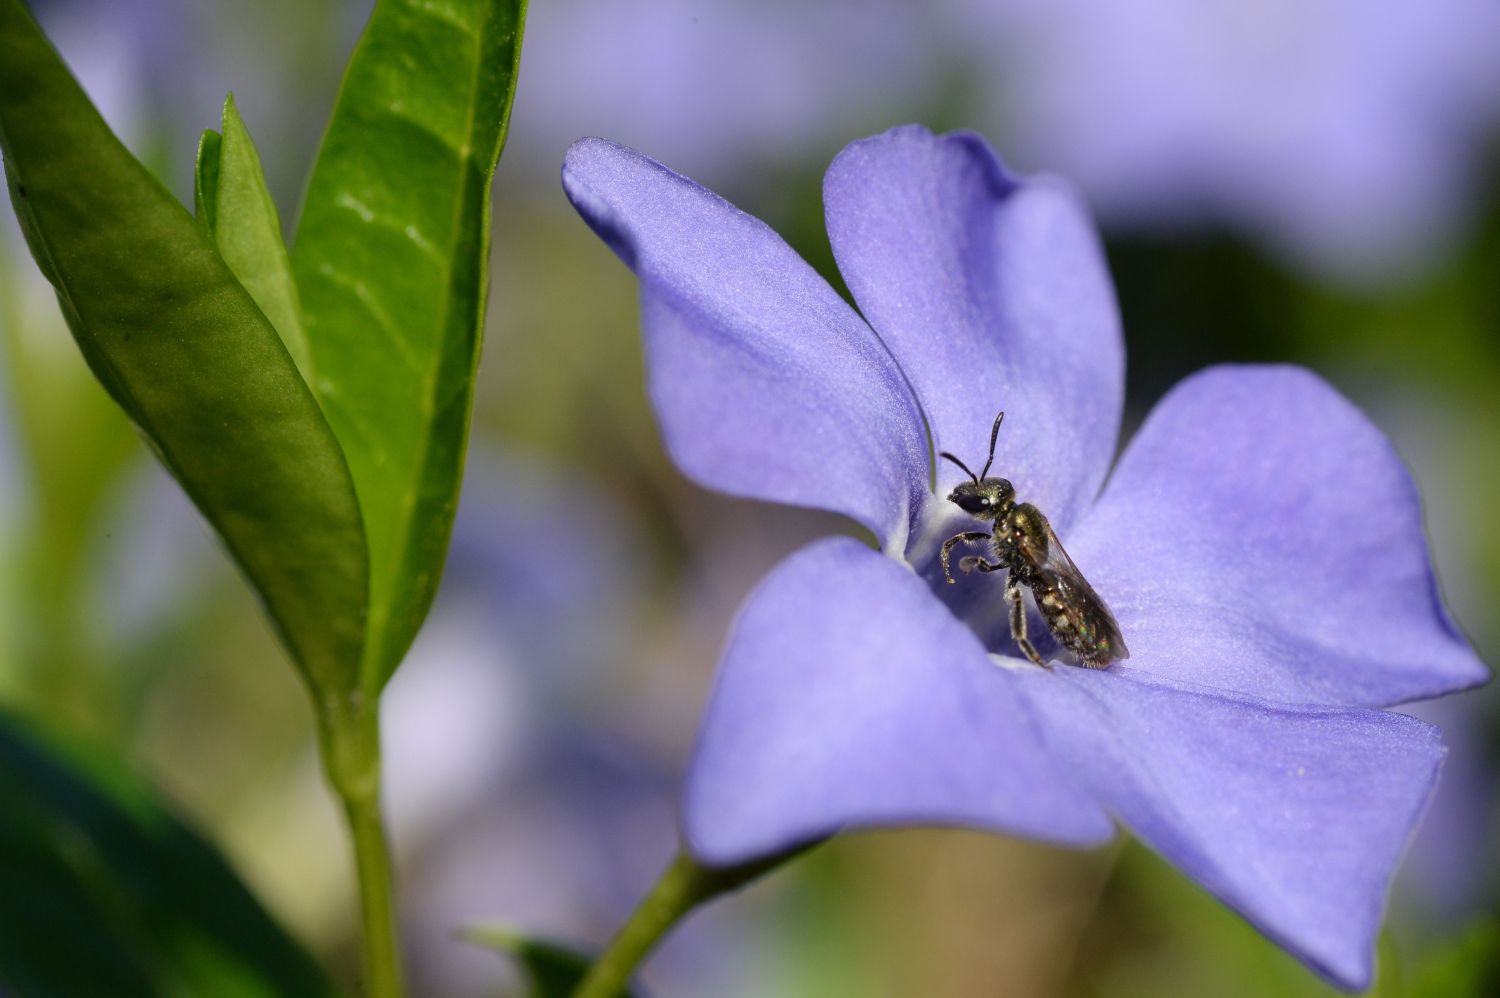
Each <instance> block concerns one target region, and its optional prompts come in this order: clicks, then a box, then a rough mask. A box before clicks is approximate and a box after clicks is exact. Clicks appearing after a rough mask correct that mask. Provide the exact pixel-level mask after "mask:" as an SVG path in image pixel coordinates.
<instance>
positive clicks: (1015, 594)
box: [1005, 572, 1047, 669]
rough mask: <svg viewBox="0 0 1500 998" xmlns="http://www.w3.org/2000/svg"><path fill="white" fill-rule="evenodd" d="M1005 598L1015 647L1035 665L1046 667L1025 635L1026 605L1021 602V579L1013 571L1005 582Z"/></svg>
mask: <svg viewBox="0 0 1500 998" xmlns="http://www.w3.org/2000/svg"><path fill="white" fill-rule="evenodd" d="M1005 598H1006V599H1007V600H1009V601H1010V636H1011V638H1012V639H1013V640H1014V641H1015V643H1016V647H1017V648H1020V649H1021V654H1023V655H1025V656H1026V657H1027V658H1029V659H1031V660H1032V661H1033V662H1035V663H1036V664H1037V665H1040V666H1041V667H1042V668H1044V669H1045V668H1047V663H1046V662H1043V661H1042V656H1040V655H1038V654H1037V653H1036V648H1035V647H1034V646H1033V645H1032V643H1031V640H1030V639H1029V638H1027V637H1026V606H1025V604H1023V603H1022V602H1021V580H1020V579H1017V578H1016V573H1015V572H1012V573H1010V579H1009V581H1007V582H1006V583H1005Z"/></svg>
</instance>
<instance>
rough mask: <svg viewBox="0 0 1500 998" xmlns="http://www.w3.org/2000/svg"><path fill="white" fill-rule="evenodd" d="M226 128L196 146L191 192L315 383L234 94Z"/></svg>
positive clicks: (217, 240)
mask: <svg viewBox="0 0 1500 998" xmlns="http://www.w3.org/2000/svg"><path fill="white" fill-rule="evenodd" d="M222 127H223V129H224V130H223V132H222V133H218V132H211V131H210V132H204V133H203V140H202V142H200V143H199V145H198V168H197V172H196V174H195V183H194V192H193V193H194V197H193V200H194V204H195V206H196V208H197V212H198V221H200V222H202V223H203V224H204V225H206V226H207V227H208V231H209V233H210V234H211V235H212V236H213V238H214V245H215V246H217V247H218V249H219V255H220V256H222V257H223V258H224V262H225V263H227V264H229V269H230V270H232V271H234V276H235V277H237V278H239V281H240V283H241V284H243V285H244V286H245V290H246V291H248V292H250V297H251V298H254V299H255V304H257V305H259V306H260V310H261V311H262V312H264V313H265V314H266V318H268V319H270V320H271V325H273V326H275V327H276V331H277V332H278V333H280V334H281V342H282V343H283V344H285V346H286V349H287V352H288V353H290V354H291V355H292V359H293V360H295V361H296V362H297V369H298V370H299V371H301V372H302V377H303V380H305V381H308V382H311V381H312V368H311V366H310V358H309V357H308V353H307V334H306V333H304V332H303V331H302V311H301V307H300V306H299V305H298V303H297V285H296V283H295V282H294V281H293V280H292V262H291V259H290V258H289V257H288V256H287V251H286V244H285V243H284V242H283V241H282V238H281V216H280V215H279V214H278V213H277V211H276V202H274V201H272V200H271V192H270V191H269V190H267V189H266V178H265V174H264V173H263V172H262V171H261V166H260V154H259V153H257V152H256V151H255V143H254V142H252V141H251V140H250V132H249V131H248V130H247V129H246V128H245V122H244V119H242V118H241V117H240V112H239V109H238V108H236V107H235V105H234V95H233V94H231V95H230V96H229V97H228V98H226V99H225V101H224V119H223V125H222Z"/></svg>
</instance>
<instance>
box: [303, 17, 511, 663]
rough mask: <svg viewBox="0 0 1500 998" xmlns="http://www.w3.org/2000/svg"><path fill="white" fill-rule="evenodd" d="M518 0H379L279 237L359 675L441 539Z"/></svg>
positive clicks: (398, 651)
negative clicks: (366, 596) (340, 513)
mask: <svg viewBox="0 0 1500 998" xmlns="http://www.w3.org/2000/svg"><path fill="white" fill-rule="evenodd" d="M524 11H525V3H524V0H431V2H417V0H380V2H378V3H377V4H376V5H375V12H374V14H373V15H372V16H371V19H370V24H369V26H368V28H367V29H366V30H365V34H364V37H363V38H362V39H361V40H360V43H359V47H358V48H357V49H356V51H355V53H354V56H353V59H352V60H351V61H350V64H349V69H348V72H347V74H346V75H345V77H344V83H343V87H342V89H341V90H340V93H339V98H338V104H337V106H336V108H335V109H334V114H333V119H332V121H331V122H330V124H329V126H328V132H327V134H326V136H325V137H324V140H323V147H322V149H321V151H320V152H319V155H318V161H317V165H316V167H315V168H314V170H313V175H312V180H311V181H310V183H309V186H308V192H307V199H306V201H305V203H304V206H303V212H302V218H301V221H300V223H299V225H298V229H297V238H296V242H295V244H294V246H293V249H292V263H293V268H294V271H295V273H296V275H297V286H298V291H299V293H300V295H301V298H302V306H303V312H302V314H303V320H304V322H305V324H306V328H307V336H308V341H309V343H310V345H311V347H312V356H313V364H314V366H315V367H316V369H317V380H316V382H315V383H314V387H315V389H316V390H317V392H318V396H319V398H320V400H321V401H322V403H323V408H324V411H325V412H327V413H328V418H329V420H330V422H332V424H333V427H334V430H335V432H337V434H338V437H339V440H340V442H341V443H342V444H343V447H344V451H345V453H346V454H347V455H348V456H349V466H350V468H351V469H352V471H353V473H354V482H355V487H356V489H357V490H358V492H359V500H360V506H361V508H362V509H363V510H364V514H365V523H366V525H367V529H368V536H369V545H370V617H369V625H368V626H369V638H368V642H367V647H366V654H365V672H364V680H365V683H366V686H367V688H369V689H371V690H374V689H378V688H379V687H380V685H381V684H383V683H384V682H385V680H386V679H388V678H389V677H390V674H391V673H392V672H393V671H394V670H395V668H396V666H397V664H398V663H399V662H400V660H401V657H402V655H404V654H405V652H406V649H407V647H408V646H409V645H410V644H411V640H412V638H413V637H414V636H415V634H416V631H417V628H418V627H419V626H420V625H421V622H422V619H423V618H424V617H425V616H426V613H427V609H428V607H429V606H430V604H431V602H432V596H433V593H434V591H435V590H436V587H437V583H438V578H439V576H440V575H441V573H442V566H443V559H444V556H445V554H446V552H447V546H448V537H449V533H450V531H451V528H452V524H453V514H454V510H455V507H456V505H457V495H458V487H459V479H460V476H461V474H462V470H463V458H464V449H465V441H466V437H467V434H468V424H469V409H470V398H471V394H472V387H473V378H474V370H475V366H476V364H477V362H478V358H479V345H480V332H481V326H482V323H483V316H484V304H485V293H486V288H487V284H488V280H487V267H488V262H487V258H488V255H489V217H490V209H489V192H490V182H491V178H492V177H493V174H494V169H495V163H496V160H497V158H498V157H499V154H500V148H501V145H502V143H503V141H504V138H505V127H506V122H507V120H508V118H509V112H510V103H511V97H512V95H513V93H514V91H515V81H516V69H517V60H518V57H519V53H520V39H521V26H522V21H523V16H524Z"/></svg>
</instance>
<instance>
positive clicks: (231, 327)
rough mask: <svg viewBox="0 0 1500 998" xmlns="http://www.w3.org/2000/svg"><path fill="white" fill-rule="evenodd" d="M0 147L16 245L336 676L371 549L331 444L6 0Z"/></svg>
mask: <svg viewBox="0 0 1500 998" xmlns="http://www.w3.org/2000/svg"><path fill="white" fill-rule="evenodd" d="M0 146H3V149H4V154H5V171H6V181H7V186H8V188H9V193H10V198H11V203H12V204H13V205H14V206H15V209H16V213H17V215H18V216H19V218H20V220H21V225H22V229H23V231H24V232H25V234H26V238H27V242H28V244H29V245H30V247H31V251H32V254H33V256H34V257H35V258H36V260H37V263H38V265H39V266H40V268H41V270H42V272H43V274H45V275H46V277H47V278H48V280H49V281H51V282H52V284H53V286H54V287H55V288H56V289H57V294H58V300H59V302H60V304H61V306H62V312H63V315H64V317H65V318H66V319H67V321H68V325H69V327H70V328H71V329H72V331H73V335H74V338H75V339H76V340H77V342H78V345H79V347H80V348H81V349H82V351H83V355H84V358H85V359H86V360H87V361H88V363H89V366H90V367H91V368H92V370H93V372H94V374H95V375H96V376H97V377H98V378H99V380H100V381H101V382H102V383H103V384H104V386H105V388H106V389H107V390H108V391H109V393H110V394H111V396H113V397H114V399H115V401H116V402H118V403H119V404H120V405H121V406H122V407H123V408H124V409H125V411H126V412H127V413H128V414H129V416H130V417H131V419H132V420H133V421H134V422H135V423H136V424H137V426H138V427H139V428H140V429H141V431H142V432H143V434H144V435H145V436H146V438H147V439H148V440H149V441H150V442H151V444H152V445H153V447H154V448H155V450H156V452H157V454H158V455H159V456H160V458H161V460H162V461H163V463H164V464H165V465H166V466H167V467H168V469H169V470H171V472H172V474H173V475H175V476H176V478H177V480H178V481H179V482H180V483H181V484H182V486H183V488H184V490H185V491H186V492H187V493H188V495H189V496H191V497H192V499H193V501H194V502H195V503H196V504H197V506H198V508H199V509H200V510H201V511H202V512H203V514H204V515H205V516H206V517H207V518H208V520H209V521H210V523H212V525H213V526H214V528H215V530H217V531H218V533H219V535H220V537H221V538H222V539H223V541H224V543H225V545H226V546H227V547H228V548H229V551H230V553H231V554H232V555H233V556H234V558H235V559H236V561H238V562H239V564H240V566H241V567H242V568H243V569H244V571H245V574H246V575H247V576H248V577H249V578H250V581H251V582H252V583H253V584H254V586H255V587H256V589H257V590H258V591H259V593H260V595H261V597H262V599H263V600H264V602H265V604H266V607H267V609H268V611H269V612H270V615H271V617H272V619H273V621H274V622H275V623H276V625H277V628H278V630H279V631H280V633H281V635H282V637H283V638H284V640H285V641H286V644H287V646H288V647H289V649H290V650H291V653H292V655H293V657H294V658H295V659H296V660H297V662H298V663H300V665H301V666H302V668H303V669H304V671H305V672H306V673H307V674H308V676H309V677H310V679H311V680H312V682H313V684H314V686H315V687H317V688H318V689H319V690H322V691H325V692H326V691H329V690H343V689H347V688H349V687H350V685H351V684H352V677H353V675H354V671H355V669H356V668H357V662H358V658H359V649H360V647H361V643H362V628H363V614H364V607H365V601H366V595H367V592H366V590H367V564H366V556H365V546H364V540H363V532H362V526H361V521H360V513H359V508H358V506H357V504H356V500H355V495H354V490H353V486H352V483H351V480H350V476H349V470H348V466H347V465H346V463H345V461H344V458H343V454H342V453H341V451H340V449H339V445H338V442H337V440H336V439H335V438H334V436H333V433H332V431H331V430H330V428H329V426H328V423H327V422H326V421H325V420H324V418H323V416H322V414H321V412H320V411H319V408H318V404H317V401H316V400H315V399H314V398H313V396H312V394H311V392H310V391H309V390H308V388H307V386H306V385H305V384H304V383H303V381H302V379H301V377H300V376H299V375H298V373H297V369H296V366H295V364H294V363H293V361H292V359H291V357H290V356H289V355H288V353H287V351H286V348H285V347H284V346H283V345H282V342H281V339H280V337H279V336H278V335H277V332H276V330H275V329H274V328H273V327H272V325H271V323H270V322H268V321H267V320H266V317H265V316H264V315H263V314H262V311H261V309H260V308H259V307H257V305H256V303H255V301H254V300H253V299H252V298H251V296H250V295H249V294H248V293H247V292H246V291H245V289H244V288H243V287H242V286H241V285H240V283H239V282H238V281H237V280H236V279H235V276H234V274H233V273H232V272H231V271H230V269H229V267H228V266H227V265H226V264H225V263H224V261H223V260H222V259H221V258H220V256H219V254H218V252H217V251H216V250H215V248H214V245H213V243H212V242H211V240H210V239H209V236H208V234H207V233H206V232H205V230H204V228H203V227H202V226H201V225H199V224H198V223H197V222H195V221H194V220H193V219H192V217H191V216H190V215H189V214H188V213H187V212H186V211H185V210H184V209H183V208H182V206H181V205H180V204H178V203H177V201H176V200H175V199H174V198H173V197H172V196H171V195H170V194H169V193H168V192H167V191H166V190H165V189H163V188H162V187H161V185H160V184H159V183H157V181H156V180H155V179H154V178H152V177H151V175H150V174H149V173H148V172H147V171H146V169H145V168H144V167H142V166H141V164H140V163H139V162H138V161H137V160H136V159H135V158H134V157H133V156H131V154H130V153H129V152H128V151H127V150H126V149H125V147H124V146H122V145H121V144H120V142H119V141H118V140H117V139H116V138H115V136H114V135H113V133H112V132H110V130H109V127H108V126H107V125H106V124H105V123H104V121H103V120H102V119H101V118H100V117H99V114H98V112H97V111H95V110H94V108H93V105H92V104H90V103H89V100H88V98H87V97H86V96H85V95H84V93H83V91H82V90H81V89H80V88H79V86H78V84H77V83H76V82H75V81H74V79H73V78H72V76H71V75H70V74H69V73H68V71H67V69H66V67H64V65H63V63H62V61H61V59H59V57H58V55H57V53H56V52H55V51H54V50H53V48H52V46H51V45H50V44H48V42H47V40H46V39H45V38H44V37H43V36H42V34H41V31H40V29H39V28H38V27H37V26H36V24H35V22H34V21H33V20H32V19H31V17H30V16H29V15H28V14H27V13H26V11H25V9H24V8H23V7H22V5H21V4H20V2H19V0H0Z"/></svg>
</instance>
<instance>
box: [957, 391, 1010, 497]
mask: <svg viewBox="0 0 1500 998" xmlns="http://www.w3.org/2000/svg"><path fill="white" fill-rule="evenodd" d="M1004 418H1005V410H1004V409H1001V410H1000V415H998V416H996V417H995V425H994V427H993V428H992V429H991V430H990V457H989V460H988V461H985V462H984V470H983V471H981V472H980V473H979V478H983V477H984V476H985V475H988V474H989V473H990V465H992V464H994V463H995V440H996V439H997V438H998V437H999V436H1000V421H1001V420H1002V419H1004ZM964 470H965V471H969V469H968V468H965V469H964ZM969 474H971V475H972V474H974V472H972V471H969ZM979 478H976V479H974V481H975V482H978V481H979Z"/></svg>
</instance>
